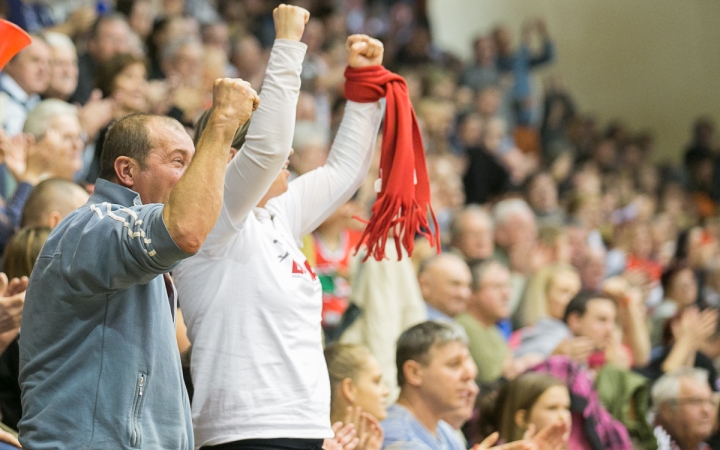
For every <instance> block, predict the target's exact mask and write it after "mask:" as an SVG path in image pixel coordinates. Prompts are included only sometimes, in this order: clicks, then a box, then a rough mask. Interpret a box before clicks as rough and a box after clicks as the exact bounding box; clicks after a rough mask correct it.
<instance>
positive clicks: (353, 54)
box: [345, 34, 385, 68]
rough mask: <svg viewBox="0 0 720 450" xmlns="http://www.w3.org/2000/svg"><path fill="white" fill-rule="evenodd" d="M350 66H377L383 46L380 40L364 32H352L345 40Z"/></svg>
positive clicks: (380, 60)
mask: <svg viewBox="0 0 720 450" xmlns="http://www.w3.org/2000/svg"><path fill="white" fill-rule="evenodd" d="M345 47H346V48H347V52H348V56H347V62H348V65H349V66H350V67H354V68H358V67H368V66H379V65H381V64H382V59H383V52H384V51H385V48H384V47H383V44H382V42H380V41H378V40H377V39H373V38H371V37H370V36H367V35H365V34H353V35H352V36H350V37H348V38H347V41H346V42H345Z"/></svg>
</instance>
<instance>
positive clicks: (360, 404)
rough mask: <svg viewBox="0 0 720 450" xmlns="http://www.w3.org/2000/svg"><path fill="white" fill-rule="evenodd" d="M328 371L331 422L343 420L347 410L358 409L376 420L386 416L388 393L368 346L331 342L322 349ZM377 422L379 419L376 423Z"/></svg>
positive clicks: (381, 419) (378, 366) (383, 418)
mask: <svg viewBox="0 0 720 450" xmlns="http://www.w3.org/2000/svg"><path fill="white" fill-rule="evenodd" d="M325 361H326V362H327V366H328V373H329V374H330V397H331V401H330V421H331V422H332V423H336V422H343V421H344V419H345V416H346V415H347V413H348V409H350V410H352V409H356V408H360V409H361V411H363V412H365V413H367V414H369V415H370V416H372V417H373V419H375V420H377V421H383V420H385V418H386V417H387V410H386V408H385V400H386V399H387V396H388V394H389V391H388V388H387V386H386V385H385V383H384V382H383V379H382V372H381V371H380V365H379V364H378V362H377V360H376V359H375V357H374V356H373V355H372V354H370V352H369V351H368V350H367V348H365V347H363V346H362V345H354V344H332V345H330V346H328V347H326V348H325ZM378 425H379V422H378Z"/></svg>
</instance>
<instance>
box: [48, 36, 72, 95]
mask: <svg viewBox="0 0 720 450" xmlns="http://www.w3.org/2000/svg"><path fill="white" fill-rule="evenodd" d="M44 36H45V40H46V42H47V43H48V45H49V46H50V62H51V65H50V67H51V71H50V73H51V76H50V85H49V86H48V89H47V91H46V92H45V98H57V99H59V100H63V101H67V100H68V99H69V98H70V96H71V95H72V94H73V92H75V89H76V88H77V83H78V60H77V50H76V49H75V44H73V41H72V40H71V39H70V38H69V37H67V36H66V35H64V34H60V33H46V34H45V35H44Z"/></svg>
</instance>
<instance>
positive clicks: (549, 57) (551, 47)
mask: <svg viewBox="0 0 720 450" xmlns="http://www.w3.org/2000/svg"><path fill="white" fill-rule="evenodd" d="M533 30H534V31H535V32H537V35H538V37H539V38H540V40H541V41H542V51H541V53H539V54H532V53H530V51H528V52H527V55H528V67H529V68H530V69H534V68H535V67H537V66H541V65H543V64H546V63H549V62H552V61H553V60H554V59H555V44H554V43H553V41H552V40H551V39H550V35H549V34H548V31H547V25H546V23H545V20H544V19H534V20H531V21H528V22H527V23H526V24H525V25H523V33H522V34H523V39H522V41H523V46H525V47H526V48H527V47H528V46H529V43H530V35H531V33H532V31H533Z"/></svg>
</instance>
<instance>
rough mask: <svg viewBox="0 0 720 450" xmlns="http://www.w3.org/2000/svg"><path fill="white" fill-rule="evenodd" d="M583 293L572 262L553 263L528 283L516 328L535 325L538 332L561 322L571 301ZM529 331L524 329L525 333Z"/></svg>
mask: <svg viewBox="0 0 720 450" xmlns="http://www.w3.org/2000/svg"><path fill="white" fill-rule="evenodd" d="M578 292H580V276H579V275H578V272H577V270H575V268H574V267H573V266H571V265H569V264H552V265H550V266H547V267H544V268H542V269H540V270H539V271H537V272H536V273H535V275H533V277H532V278H531V279H530V282H529V283H528V289H527V291H526V293H525V297H524V298H523V301H522V303H521V304H520V307H519V308H518V310H517V312H516V313H515V317H514V319H515V320H514V322H515V325H516V328H523V327H534V328H535V331H534V332H537V333H538V334H540V335H542V334H543V332H542V331H541V330H542V329H543V327H544V326H546V325H547V324H550V323H553V322H558V321H560V322H561V321H562V320H563V317H564V316H565V308H567V305H568V303H570V300H572V299H573V297H575V295H577V293H578ZM528 331H529V330H521V331H520V333H521V334H525V333H526V332H528Z"/></svg>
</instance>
